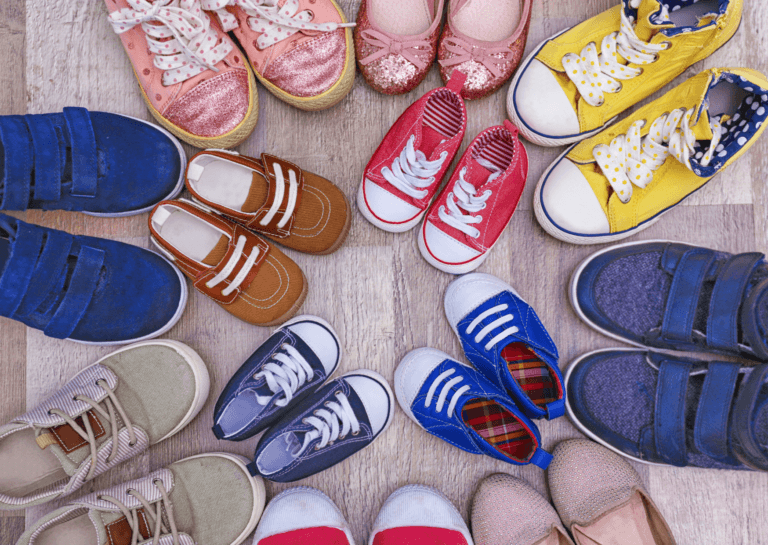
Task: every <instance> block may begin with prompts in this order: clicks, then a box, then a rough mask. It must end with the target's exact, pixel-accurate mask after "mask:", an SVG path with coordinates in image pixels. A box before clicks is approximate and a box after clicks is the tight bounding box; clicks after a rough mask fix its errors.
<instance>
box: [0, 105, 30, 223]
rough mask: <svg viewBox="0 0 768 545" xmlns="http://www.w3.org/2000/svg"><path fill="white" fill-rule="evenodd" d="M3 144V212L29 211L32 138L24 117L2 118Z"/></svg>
mask: <svg viewBox="0 0 768 545" xmlns="http://www.w3.org/2000/svg"><path fill="white" fill-rule="evenodd" d="M0 142H2V144H3V169H2V170H3V177H2V189H0V210H26V209H27V207H28V206H29V194H30V184H31V183H32V166H33V162H32V161H33V156H32V139H31V138H30V136H29V130H28V128H27V124H26V123H25V122H24V118H23V117H22V116H18V115H5V116H0Z"/></svg>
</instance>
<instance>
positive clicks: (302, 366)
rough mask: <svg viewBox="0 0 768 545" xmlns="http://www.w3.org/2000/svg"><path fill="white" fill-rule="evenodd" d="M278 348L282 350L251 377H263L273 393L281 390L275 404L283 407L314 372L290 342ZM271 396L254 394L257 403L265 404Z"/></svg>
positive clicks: (257, 378) (310, 378)
mask: <svg viewBox="0 0 768 545" xmlns="http://www.w3.org/2000/svg"><path fill="white" fill-rule="evenodd" d="M280 350H282V352H275V353H274V354H273V355H272V361H270V362H268V363H267V364H266V365H264V368H263V370H262V371H259V372H258V373H256V374H255V375H253V378H254V379H256V380H259V379H260V378H264V379H265V380H266V381H267V386H268V387H269V389H270V390H272V393H273V394H279V393H280V392H282V393H283V398H282V399H278V400H277V401H276V402H275V405H277V406H278V407H285V406H286V405H288V403H289V402H290V401H291V399H293V396H294V394H295V393H296V391H297V390H298V389H299V388H300V387H302V386H303V385H304V384H305V383H306V382H307V381H308V380H312V378H313V377H314V376H315V372H314V370H313V369H312V367H311V366H310V365H309V363H307V360H305V359H304V356H302V355H301V354H300V353H299V351H298V350H296V349H295V348H294V347H293V346H291V345H290V344H283V345H281V346H280ZM272 397H274V396H256V401H257V402H258V403H259V405H266V404H267V403H269V400H270V399H272Z"/></svg>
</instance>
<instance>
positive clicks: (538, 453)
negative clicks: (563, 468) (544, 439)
mask: <svg viewBox="0 0 768 545" xmlns="http://www.w3.org/2000/svg"><path fill="white" fill-rule="evenodd" d="M551 461H552V455H551V454H550V453H549V452H547V451H546V450H544V449H543V448H541V447H539V448H537V449H536V450H535V451H534V452H533V456H531V459H530V462H531V463H532V464H533V465H535V466H537V467H540V468H541V469H547V467H549V463H550V462H551Z"/></svg>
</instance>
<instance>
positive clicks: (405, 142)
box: [357, 71, 467, 233]
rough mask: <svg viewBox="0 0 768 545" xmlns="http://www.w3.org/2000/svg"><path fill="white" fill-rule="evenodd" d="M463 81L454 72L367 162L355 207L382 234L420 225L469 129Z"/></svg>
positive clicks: (393, 130) (406, 115)
mask: <svg viewBox="0 0 768 545" xmlns="http://www.w3.org/2000/svg"><path fill="white" fill-rule="evenodd" d="M465 80H466V76H465V75H464V74H462V73H461V72H458V71H455V72H454V73H453V76H451V79H450V81H449V82H448V83H447V84H446V86H445V87H440V88H438V89H434V90H432V91H430V92H428V93H427V94H426V95H424V96H423V97H422V98H421V99H420V100H419V101H418V102H415V103H414V104H413V105H411V107H410V108H408V109H407V110H406V111H405V112H404V113H403V115H401V116H400V118H399V119H398V120H397V121H396V122H395V124H394V125H392V128H391V129H390V130H389V132H388V133H387V135H386V136H385V137H384V140H383V141H382V142H381V144H380V145H379V147H378V149H377V150H376V152H375V153H374V154H373V157H372V158H371V160H370V161H369V162H368V166H367V167H366V168H365V173H364V174H363V181H362V183H361V184H360V189H359V190H358V192H357V206H358V208H359V209H360V212H361V213H362V214H363V216H364V217H365V219H367V220H368V221H369V222H371V223H372V224H374V225H375V226H376V227H378V228H379V229H383V230H385V231H389V232H391V233H402V232H404V231H408V230H409V229H411V228H413V227H415V226H416V225H417V224H418V223H419V221H421V218H422V216H423V215H424V212H426V210H427V208H428V207H429V203H430V202H431V201H432V197H434V195H435V193H436V192H437V189H438V187H440V183H441V182H442V180H443V176H444V175H445V173H446V171H447V170H448V167H449V166H450V164H451V162H452V161H453V159H454V157H455V156H456V153H457V152H458V151H459V146H461V141H462V140H463V139H464V133H465V132H466V130H467V110H466V108H465V106H464V100H463V99H462V98H461V95H460V94H459V93H460V92H461V88H462V86H463V85H464V81H465Z"/></svg>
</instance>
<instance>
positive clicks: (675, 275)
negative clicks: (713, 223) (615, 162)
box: [570, 241, 768, 361]
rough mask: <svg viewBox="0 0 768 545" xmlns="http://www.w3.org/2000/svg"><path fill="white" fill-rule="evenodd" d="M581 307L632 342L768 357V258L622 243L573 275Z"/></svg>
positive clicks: (604, 328)
mask: <svg viewBox="0 0 768 545" xmlns="http://www.w3.org/2000/svg"><path fill="white" fill-rule="evenodd" d="M570 295H571V302H572V304H573V307H574V308H575V310H576V313H577V314H578V315H579V316H580V317H581V318H582V319H583V320H584V321H585V322H586V323H587V324H588V325H590V326H591V327H593V328H594V329H596V330H597V331H600V332H601V333H603V334H605V335H608V336H610V337H613V338H615V339H618V340H620V341H623V342H627V343H629V344H633V345H635V346H640V347H651V348H658V349H666V350H679V351H686V352H714V353H719V354H726V355H730V356H740V357H747V358H751V359H755V360H760V361H768V333H767V332H768V263H766V261H765V256H764V255H763V254H761V253H757V252H755V253H746V254H738V255H734V254H729V253H725V252H718V251H715V250H710V249H707V248H701V247H696V246H690V245H687V244H682V243H678V242H667V241H652V242H632V243H628V244H619V245H617V246H612V247H610V248H606V249H604V250H601V251H599V252H597V253H595V254H593V255H592V256H590V257H589V258H587V259H586V260H585V261H584V262H583V263H582V264H581V265H580V266H579V267H578V268H577V269H576V272H575V273H574V275H573V280H572V282H571V289H570Z"/></svg>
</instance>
